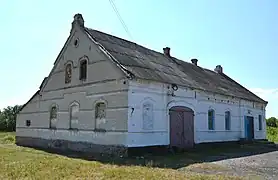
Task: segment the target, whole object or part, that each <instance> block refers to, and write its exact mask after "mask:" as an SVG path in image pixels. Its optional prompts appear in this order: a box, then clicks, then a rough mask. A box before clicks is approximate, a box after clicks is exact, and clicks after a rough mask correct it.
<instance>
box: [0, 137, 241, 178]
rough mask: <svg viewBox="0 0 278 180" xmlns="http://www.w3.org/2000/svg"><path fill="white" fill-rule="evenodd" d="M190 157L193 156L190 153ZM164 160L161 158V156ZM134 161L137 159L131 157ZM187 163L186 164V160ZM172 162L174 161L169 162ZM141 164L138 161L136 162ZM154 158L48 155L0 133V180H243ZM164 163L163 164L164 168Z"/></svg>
mask: <svg viewBox="0 0 278 180" xmlns="http://www.w3.org/2000/svg"><path fill="white" fill-rule="evenodd" d="M181 157H182V156H181V155H179V156H177V157H174V156H172V158H171V156H169V157H168V159H167V158H165V159H164V160H162V161H161V162H160V163H169V162H170V161H171V160H170V159H172V161H176V163H181V162H182V161H181V159H182V160H183V161H184V162H185V161H188V162H189V161H190V160H189V159H187V160H185V159H184V158H181ZM192 157H193V156H192ZM160 159H163V157H160ZM133 161H137V160H136V159H134V160H133ZM188 162H187V163H188ZM171 163H173V162H171ZM139 164H140V163H139ZM155 165H156V164H155V161H148V162H147V163H145V166H142V165H117V163H114V162H113V161H111V162H109V163H108V162H106V163H101V162H98V161H87V160H81V159H74V158H68V157H65V156H61V155H55V154H50V153H47V152H44V151H39V150H34V149H32V148H25V147H19V146H16V145H15V144H14V133H1V132H0V179H67V180H68V179H95V180H97V179H115V180H117V179H140V180H141V179H167V180H168V179H192V180H211V179H219V180H224V179H227V180H230V179H242V178H240V177H232V176H227V175H225V174H224V175H204V174H200V173H196V172H193V171H191V170H192V167H193V166H188V168H187V167H185V168H184V169H183V170H175V169H171V168H158V167H154V166H155ZM166 166H167V164H165V167H166ZM196 166H197V165H196ZM208 166H209V165H204V164H203V165H202V164H201V165H199V164H198V167H199V168H200V167H205V169H206V170H207V169H214V170H219V169H221V167H218V166H217V167H216V166H215V165H214V166H211V167H209V168H208Z"/></svg>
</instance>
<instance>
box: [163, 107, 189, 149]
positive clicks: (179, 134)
mask: <svg viewBox="0 0 278 180" xmlns="http://www.w3.org/2000/svg"><path fill="white" fill-rule="evenodd" d="M169 115H170V146H171V147H176V148H182V149H187V148H192V147H193V146H194V112H193V110H192V109H190V108H188V107H184V106H175V107H172V108H171V109H170V110H169Z"/></svg>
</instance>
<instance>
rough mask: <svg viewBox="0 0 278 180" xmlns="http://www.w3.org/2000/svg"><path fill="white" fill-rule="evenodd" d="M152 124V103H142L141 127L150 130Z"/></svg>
mask: <svg viewBox="0 0 278 180" xmlns="http://www.w3.org/2000/svg"><path fill="white" fill-rule="evenodd" d="M153 124H154V123H153V105H152V104H149V103H146V104H143V129H144V130H152V129H153Z"/></svg>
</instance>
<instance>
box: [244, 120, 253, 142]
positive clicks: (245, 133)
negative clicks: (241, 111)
mask: <svg viewBox="0 0 278 180" xmlns="http://www.w3.org/2000/svg"><path fill="white" fill-rule="evenodd" d="M248 121H249V122H248ZM248 125H249V126H250V127H251V128H250V131H251V132H250V133H251V136H250V137H249V133H248V128H247V127H248ZM254 126H255V124H254V116H248V115H247V116H244V135H245V139H247V140H253V139H255V127H254Z"/></svg>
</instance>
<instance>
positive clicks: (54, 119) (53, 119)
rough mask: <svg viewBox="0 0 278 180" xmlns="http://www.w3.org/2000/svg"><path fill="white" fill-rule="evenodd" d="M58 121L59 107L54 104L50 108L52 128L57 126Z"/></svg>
mask: <svg viewBox="0 0 278 180" xmlns="http://www.w3.org/2000/svg"><path fill="white" fill-rule="evenodd" d="M56 123H57V107H56V106H52V107H51V109H50V128H56Z"/></svg>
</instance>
